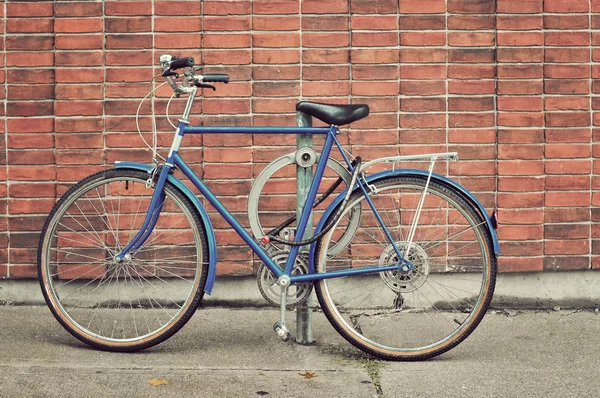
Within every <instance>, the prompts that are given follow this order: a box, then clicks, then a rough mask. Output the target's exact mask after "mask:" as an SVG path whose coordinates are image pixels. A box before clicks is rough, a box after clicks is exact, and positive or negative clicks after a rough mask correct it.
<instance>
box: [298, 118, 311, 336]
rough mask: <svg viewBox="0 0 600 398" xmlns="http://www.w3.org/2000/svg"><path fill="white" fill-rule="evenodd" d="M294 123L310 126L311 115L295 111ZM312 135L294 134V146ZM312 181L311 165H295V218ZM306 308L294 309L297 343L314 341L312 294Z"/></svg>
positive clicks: (307, 142) (307, 141)
mask: <svg viewBox="0 0 600 398" xmlns="http://www.w3.org/2000/svg"><path fill="white" fill-rule="evenodd" d="M296 125H297V126H298V127H312V117H311V116H310V115H308V114H306V113H304V112H302V111H296ZM312 143H313V139H312V135H311V134H298V135H296V148H297V150H300V149H302V148H306V147H308V148H312ZM311 182H312V166H309V167H302V166H300V165H297V166H296V220H300V215H301V214H302V207H303V206H304V202H305V201H306V196H307V195H308V191H309V189H310V185H311ZM312 231H313V228H312V215H311V216H310V218H309V220H308V224H307V226H306V229H305V231H304V237H303V239H307V238H310V237H311V236H312ZM309 247H310V246H305V247H303V248H301V250H303V251H305V254H308V253H307V252H306V251H307V250H308V248H309ZM305 304H306V308H301V307H299V308H298V309H297V311H296V342H297V343H299V344H311V343H313V342H314V340H313V337H312V310H311V309H310V306H311V305H312V295H309V296H308V299H307V300H306V302H305Z"/></svg>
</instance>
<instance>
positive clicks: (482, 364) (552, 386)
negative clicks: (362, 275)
mask: <svg viewBox="0 0 600 398" xmlns="http://www.w3.org/2000/svg"><path fill="white" fill-rule="evenodd" d="M515 313H516V312H511V314H510V315H508V314H506V313H505V312H492V313H489V314H488V315H487V316H486V318H485V319H484V320H483V322H482V324H481V325H480V326H479V328H478V329H477V330H476V331H475V332H474V334H473V335H472V336H470V337H469V338H468V339H467V340H466V341H465V342H463V343H462V344H461V345H459V346H458V347H456V348H454V349H453V350H451V351H449V352H448V353H446V354H444V355H442V356H440V357H438V358H436V359H433V360H429V361H426V362H416V363H414V362H413V363H396V362H394V363H392V362H382V361H378V360H374V359H371V358H367V357H364V356H363V355H362V354H361V353H360V352H359V351H357V350H356V349H354V348H353V347H352V346H351V345H350V344H348V343H347V342H346V341H345V340H343V339H342V338H341V337H339V336H338V335H337V334H336V332H335V331H334V330H333V328H332V327H331V326H330V325H329V323H328V322H327V320H326V319H325V316H324V315H323V314H321V313H315V314H314V337H315V338H316V340H317V341H316V343H315V344H314V345H311V346H301V345H298V344H296V343H293V342H288V343H284V342H282V341H281V340H279V339H278V338H277V337H276V336H275V333H274V332H273V331H272V324H273V323H274V322H275V321H276V319H277V311H276V310H271V309H249V308H243V309H229V308H218V307H212V308H204V309H201V310H200V311H198V312H197V313H196V314H195V316H194V317H193V318H192V320H191V321H190V322H189V323H188V324H187V325H186V326H185V327H184V328H183V329H182V330H181V331H180V332H179V333H177V334H176V335H175V336H173V337H172V338H171V339H170V340H168V341H166V342H164V343H162V344H161V345H159V346H156V347H154V348H151V349H149V350H146V351H143V352H140V353H135V354H117V353H107V352H101V351H96V350H93V349H90V348H88V347H87V346H85V345H83V344H81V343H79V342H78V341H77V340H76V339H74V338H73V337H71V335H69V334H68V333H67V332H66V331H65V330H63V329H62V327H61V326H60V325H59V324H58V322H56V320H55V319H54V317H53V316H52V315H51V314H50V311H49V310H48V309H47V308H45V307H26V306H15V307H11V306H3V307H0V325H1V326H0V396H1V397H21V396H39V397H107V396H127V397H154V396H157V397H170V396H177V397H182V396H186V397H187V396H198V397H256V396H264V395H268V396H272V397H377V396H385V397H413V396H416V397H421V396H422V397H437V396H440V397H441V396H443V397H454V396H456V397H458V396H461V397H464V396H469V397H488V396H497V397H538V396H539V397H559V396H560V397H564V396H597V395H598V388H600V377H599V376H600V370H599V369H600V315H596V314H595V313H594V312H593V311H550V312H544V311H542V312H519V313H516V314H515ZM293 319H294V315H293V314H292V313H290V315H289V317H288V320H289V321H292V320H293ZM290 329H291V330H294V324H293V323H292V322H291V323H290ZM307 373H308V374H307ZM306 376H309V377H308V378H307V377H306ZM310 376H314V377H312V378H311V377H310ZM157 380H158V382H163V384H162V385H158V386H154V385H152V384H151V381H155V382H156V381H157ZM165 381H166V383H164V382H165Z"/></svg>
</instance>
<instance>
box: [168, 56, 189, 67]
mask: <svg viewBox="0 0 600 398" xmlns="http://www.w3.org/2000/svg"><path fill="white" fill-rule="evenodd" d="M192 66H194V58H192V57H184V58H179V59H176V60H175V61H173V62H171V65H170V66H169V69H170V70H175V69H180V68H185V67H190V68H191V67H192Z"/></svg>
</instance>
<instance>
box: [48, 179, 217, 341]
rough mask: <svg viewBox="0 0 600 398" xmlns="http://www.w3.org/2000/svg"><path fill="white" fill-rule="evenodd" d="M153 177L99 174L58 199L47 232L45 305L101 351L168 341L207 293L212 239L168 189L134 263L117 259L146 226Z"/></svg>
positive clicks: (133, 256) (178, 196) (169, 187)
mask: <svg viewBox="0 0 600 398" xmlns="http://www.w3.org/2000/svg"><path fill="white" fill-rule="evenodd" d="M148 177H149V174H147V173H146V172H143V171H138V170H127V169H111V170H105V171H101V172H98V173H96V174H93V175H91V176H89V177H87V178H85V179H83V180H81V181H80V182H79V183H77V184H76V185H74V186H73V187H71V188H70V189H69V190H68V191H67V192H66V193H65V194H64V195H63V196H62V197H61V198H60V200H59V201H58V202H57V203H56V205H55V206H54V208H53V209H52V211H51V212H50V214H49V216H48V218H47V220H46V223H45V225H44V227H43V229H42V233H41V236H40V242H39V246H38V277H39V281H40V286H41V289H42V293H43V295H44V299H45V300H46V303H47V304H48V307H49V308H50V310H51V312H52V314H53V315H54V317H55V318H56V319H57V320H58V322H59V323H60V324H61V325H62V326H63V327H64V328H65V329H66V330H67V331H68V332H69V333H71V334H72V335H73V336H74V337H76V338H77V339H79V340H80V341H82V342H84V343H86V344H88V345H90V346H93V347H95V348H98V349H102V350H107V351H121V352H131V351H138V350H142V349H146V348H149V347H152V346H154V345H156V344H159V343H161V342H163V341H164V340H166V339H168V338H169V337H171V336H172V335H174V334H175V333H176V332H177V331H178V330H179V329H181V327H183V325H185V323H186V322H187V321H188V320H189V319H190V318H191V316H192V315H193V314H194V312H195V311H196V307H197V305H198V302H199V301H200V300H201V298H202V296H203V293H204V286H205V284H206V279H207V274H208V266H207V256H208V242H207V238H206V231H205V229H204V226H203V223H202V222H201V219H200V215H199V214H198V212H197V210H196V209H195V207H194V206H193V204H192V203H191V202H190V201H189V199H188V198H187V197H186V196H185V195H184V194H183V193H181V192H180V190H179V189H178V188H177V187H175V186H174V185H172V184H171V183H169V182H168V181H167V182H166V184H165V191H164V192H165V196H164V199H163V205H162V211H161V213H160V215H159V218H158V221H157V223H156V225H155V228H154V230H153V232H152V234H151V235H150V236H149V237H148V239H147V240H146V242H145V243H144V244H143V245H142V246H141V247H140V248H139V249H137V250H135V251H133V252H132V253H131V259H129V260H126V261H123V262H116V261H114V260H113V259H114V256H115V254H116V253H118V252H119V251H120V250H121V249H122V248H123V247H124V245H125V244H126V243H127V242H129V240H130V239H131V238H132V237H133V236H135V234H136V233H137V231H138V230H139V228H140V226H141V223H142V222H143V220H144V217H145V215H146V213H145V212H146V210H147V206H148V204H149V201H150V198H151V195H152V192H153V191H154V189H153V188H152V187H148V186H146V180H147V179H148ZM109 207H110V208H109ZM115 208H116V209H117V211H116V215H115ZM140 211H141V213H140ZM115 217H116V218H115ZM128 283H129V284H128ZM178 289H179V290H178ZM86 293H87V294H86ZM116 294H118V298H116V297H113V296H115V295H116ZM113 300H114V301H113ZM127 300H129V302H128V303H127ZM129 317H131V319H130V320H129ZM136 317H137V318H136ZM137 321H139V328H138V323H137ZM131 323H133V327H132V326H131ZM151 325H152V326H151ZM144 326H145V327H144ZM146 329H147V332H146ZM109 331H110V335H109Z"/></svg>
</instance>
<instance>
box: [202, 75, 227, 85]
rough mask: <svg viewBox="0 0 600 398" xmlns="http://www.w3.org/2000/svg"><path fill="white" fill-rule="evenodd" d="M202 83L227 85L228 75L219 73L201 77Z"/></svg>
mask: <svg viewBox="0 0 600 398" xmlns="http://www.w3.org/2000/svg"><path fill="white" fill-rule="evenodd" d="M202 81H203V82H206V83H212V82H214V83H229V75H226V74H221V73H215V74H211V75H202Z"/></svg>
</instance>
